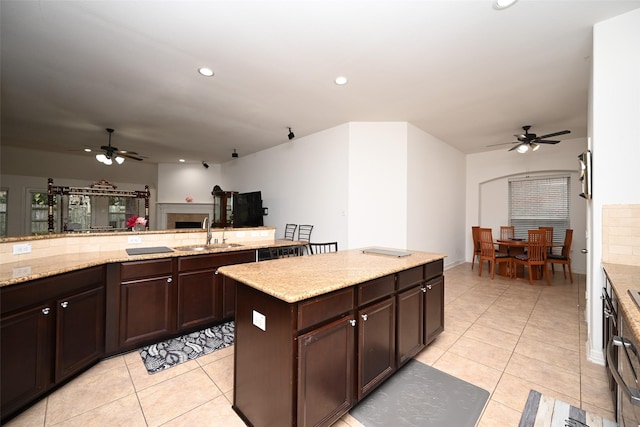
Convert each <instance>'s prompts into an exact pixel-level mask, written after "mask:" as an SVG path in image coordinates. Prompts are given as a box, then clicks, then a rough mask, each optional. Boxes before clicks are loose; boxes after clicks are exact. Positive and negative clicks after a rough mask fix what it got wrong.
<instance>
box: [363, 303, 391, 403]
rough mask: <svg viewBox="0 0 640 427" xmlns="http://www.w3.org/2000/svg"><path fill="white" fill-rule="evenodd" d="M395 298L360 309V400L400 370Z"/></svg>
mask: <svg viewBox="0 0 640 427" xmlns="http://www.w3.org/2000/svg"><path fill="white" fill-rule="evenodd" d="M395 308H396V306H395V300H394V298H393V297H387V298H385V299H383V300H382V301H380V302H378V303H375V304H371V305H369V306H367V307H364V308H361V309H360V310H358V399H362V398H363V397H364V396H366V395H367V394H368V393H369V392H370V391H371V390H373V389H374V388H375V387H376V386H378V384H380V383H381V382H382V381H384V380H385V379H386V378H387V377H389V376H390V375H391V374H392V373H393V372H394V371H395V369H396V344H395V340H396V333H395V331H396V322H395V316H396V310H395Z"/></svg>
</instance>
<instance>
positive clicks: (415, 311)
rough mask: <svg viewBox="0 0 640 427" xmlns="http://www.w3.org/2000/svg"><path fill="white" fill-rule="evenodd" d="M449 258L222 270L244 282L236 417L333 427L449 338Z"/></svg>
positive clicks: (329, 259) (391, 255)
mask: <svg viewBox="0 0 640 427" xmlns="http://www.w3.org/2000/svg"><path fill="white" fill-rule="evenodd" d="M444 258H445V255H444V254H438V253H429V252H420V251H398V250H392V249H384V248H380V249H379V248H367V249H365V250H363V249H353V250H348V251H340V252H334V253H327V254H320V255H313V256H307V257H294V258H284V259H279V260H272V261H266V262H260V263H252V264H242V265H230V266H224V267H220V268H219V269H218V272H219V273H221V274H222V275H224V276H225V278H228V279H233V280H234V281H235V282H236V310H235V313H236V317H235V321H236V325H235V333H236V336H235V351H234V357H235V363H234V397H233V399H234V402H233V408H234V410H235V411H236V412H237V413H238V414H239V415H240V417H242V418H243V420H244V421H245V422H246V423H247V424H248V425H252V426H285V425H287V426H310V425H331V424H332V423H333V422H335V421H336V420H337V419H339V418H340V417H341V416H342V415H343V414H344V413H346V412H347V411H348V410H349V409H350V408H352V407H353V406H354V405H355V404H356V403H357V402H358V401H360V400H361V399H363V398H364V397H365V396H366V395H368V394H369V393H370V392H371V391H372V390H374V389H375V388H376V387H377V386H378V385H380V384H381V383H382V382H383V381H384V380H385V379H387V378H388V377H390V376H391V375H393V373H395V372H396V371H397V369H398V368H400V367H401V366H402V365H403V364H404V363H406V362H407V361H409V360H410V359H411V358H412V357H413V356H414V355H415V354H417V353H418V352H419V351H420V350H421V349H423V348H424V347H425V346H426V345H427V344H428V343H429V342H431V341H432V340H433V339H434V338H435V337H436V336H437V335H438V334H439V333H440V332H442V331H443V330H444V277H443V260H444Z"/></svg>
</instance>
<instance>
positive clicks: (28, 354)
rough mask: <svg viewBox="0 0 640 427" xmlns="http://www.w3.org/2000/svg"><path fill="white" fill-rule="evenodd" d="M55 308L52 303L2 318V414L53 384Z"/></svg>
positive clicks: (0, 338)
mask: <svg viewBox="0 0 640 427" xmlns="http://www.w3.org/2000/svg"><path fill="white" fill-rule="evenodd" d="M54 325H55V322H54V310H52V309H51V307H50V306H49V305H41V306H38V307H36V308H32V309H28V310H25V311H21V312H19V313H16V314H14V315H9V316H5V317H3V318H2V322H1V325H0V342H1V343H2V345H1V355H2V359H0V375H1V376H2V381H1V383H2V386H1V387H2V406H1V411H0V412H2V417H3V418H4V417H6V416H8V415H10V414H11V413H13V412H14V411H16V410H17V409H20V407H22V406H23V405H25V404H27V403H29V402H30V401H31V400H33V399H34V398H35V397H37V396H38V395H39V394H41V393H42V392H44V391H45V390H46V389H47V388H48V387H49V385H50V384H51V380H52V378H51V363H50V360H51V354H52V345H53V343H52V336H53V327H54Z"/></svg>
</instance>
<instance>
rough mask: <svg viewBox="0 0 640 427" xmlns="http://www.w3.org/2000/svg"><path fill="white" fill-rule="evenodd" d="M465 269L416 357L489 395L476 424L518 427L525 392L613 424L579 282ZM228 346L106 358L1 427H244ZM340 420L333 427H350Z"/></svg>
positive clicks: (452, 272)
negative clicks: (156, 359)
mask: <svg viewBox="0 0 640 427" xmlns="http://www.w3.org/2000/svg"><path fill="white" fill-rule="evenodd" d="M477 273H478V268H477V266H476V267H475V268H474V270H473V271H472V270H471V265H470V264H469V263H467V264H462V265H459V266H456V267H454V268H451V269H449V270H447V271H445V316H446V318H445V332H443V333H442V334H441V335H440V336H439V337H438V338H437V339H436V340H435V341H434V342H433V343H432V344H431V345H429V347H427V348H426V349H425V350H424V351H422V352H421V353H420V354H419V355H417V356H416V359H418V360H420V361H422V362H424V363H427V364H429V365H432V366H434V367H436V368H438V369H440V370H442V371H444V372H447V373H449V374H451V375H454V376H456V377H458V378H461V379H463V380H466V381H468V382H470V383H473V384H475V385H477V386H479V387H482V388H484V389H486V390H488V391H489V392H490V393H491V398H490V400H489V402H488V404H487V406H486V408H485V410H484V413H483V415H482V417H481V418H480V420H479V422H478V425H479V426H481V427H485V426H486V427H488V426H491V427H493V426H517V425H518V421H519V420H520V414H521V411H522V409H523V407H524V404H525V402H526V399H527V396H528V394H529V390H530V389H536V390H538V391H540V392H541V393H542V394H544V395H547V396H549V397H553V398H556V399H560V400H563V401H565V402H568V403H570V404H572V405H574V406H577V407H581V408H583V409H585V410H587V411H589V412H593V413H594V414H597V415H601V416H603V417H606V418H609V419H613V418H614V415H613V408H612V402H611V398H610V397H609V394H608V389H607V379H606V375H605V368H604V367H603V366H600V365H596V364H593V363H591V362H588V361H587V360H586V358H585V349H586V345H585V342H586V333H587V332H586V323H585V321H584V303H585V302H584V292H585V277H584V276H582V275H578V274H574V283H573V284H570V282H569V280H567V281H565V280H564V279H563V276H562V273H558V272H557V271H556V274H555V277H554V278H553V282H552V286H547V285H546V282H543V281H537V282H534V285H533V286H531V285H529V283H528V282H527V281H525V280H510V279H507V278H503V277H499V276H496V277H495V279H494V280H491V279H490V278H488V277H487V276H488V275H487V274H486V267H485V272H483V276H482V277H478V275H477ZM232 389H233V347H228V348H226V349H223V350H219V351H216V352H214V353H211V354H209V355H206V356H203V357H200V358H198V359H196V360H193V361H190V362H187V363H184V364H181V365H178V366H176V367H173V368H171V369H168V370H165V371H162V372H159V373H157V374H154V375H148V374H147V372H146V370H145V368H144V365H143V364H142V361H141V359H140V356H139V354H138V353H137V352H131V353H128V354H124V355H121V356H116V357H113V358H110V359H107V360H105V361H103V362H101V363H99V364H98V365H96V366H94V367H93V368H91V369H90V370H88V371H87V372H85V373H83V374H82V375H80V376H79V377H78V378H76V379H74V380H73V381H72V382H70V383H69V384H67V385H65V386H64V387H62V388H61V389H59V390H57V391H56V392H54V393H53V394H51V395H49V396H48V397H46V398H43V399H42V400H40V401H39V402H37V403H36V404H34V405H33V406H32V407H31V408H29V409H28V410H26V411H25V412H23V413H22V414H20V415H19V416H18V417H16V418H14V419H13V420H11V421H10V422H9V423H8V424H7V426H8V427H9V426H10V427H16V426H29V427H32V426H54V425H56V426H83V427H86V426H125V425H126V426H128V427H135V426H184V425H207V426H212V427H217V426H221V427H222V426H224V427H233V426H243V425H244V424H243V423H242V421H241V420H240V419H239V418H238V416H237V415H236V414H235V413H234V412H233V410H232V409H231V401H232V398H233V393H232ZM357 426H360V424H359V423H358V422H357V421H356V420H355V419H354V418H353V417H351V416H349V415H348V414H347V415H345V416H344V417H343V418H342V419H341V420H339V421H338V422H336V423H335V424H334V427H357Z"/></svg>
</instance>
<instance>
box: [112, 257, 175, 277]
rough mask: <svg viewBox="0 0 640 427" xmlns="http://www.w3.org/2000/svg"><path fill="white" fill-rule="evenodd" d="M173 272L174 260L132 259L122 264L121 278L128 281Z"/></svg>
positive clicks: (167, 274) (168, 274)
mask: <svg viewBox="0 0 640 427" xmlns="http://www.w3.org/2000/svg"><path fill="white" fill-rule="evenodd" d="M172 274H173V260H172V259H171V258H169V259H162V260H153V261H131V262H123V263H122V264H121V265H120V278H121V280H122V281H123V282H124V281H127V280H132V279H141V278H147V277H153V276H165V275H166V276H170V275H172Z"/></svg>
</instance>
